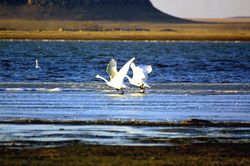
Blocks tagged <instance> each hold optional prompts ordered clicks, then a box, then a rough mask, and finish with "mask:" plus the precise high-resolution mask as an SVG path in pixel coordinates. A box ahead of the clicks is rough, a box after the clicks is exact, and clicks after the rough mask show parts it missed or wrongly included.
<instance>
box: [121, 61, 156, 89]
mask: <svg viewBox="0 0 250 166" xmlns="http://www.w3.org/2000/svg"><path fill="white" fill-rule="evenodd" d="M130 67H131V69H132V71H133V77H132V78H131V77H129V76H128V75H126V78H127V79H128V80H129V83H130V84H132V85H134V86H137V87H139V88H141V89H142V93H144V92H145V88H150V86H149V85H148V84H147V83H146V81H147V79H148V74H149V73H151V72H152V66H151V65H138V66H136V65H135V63H131V65H130Z"/></svg>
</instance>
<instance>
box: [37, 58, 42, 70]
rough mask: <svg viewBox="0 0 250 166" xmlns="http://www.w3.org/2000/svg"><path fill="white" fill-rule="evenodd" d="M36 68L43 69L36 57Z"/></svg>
mask: <svg viewBox="0 0 250 166" xmlns="http://www.w3.org/2000/svg"><path fill="white" fill-rule="evenodd" d="M36 69H41V67H40V66H39V63H38V60H37V59H36Z"/></svg>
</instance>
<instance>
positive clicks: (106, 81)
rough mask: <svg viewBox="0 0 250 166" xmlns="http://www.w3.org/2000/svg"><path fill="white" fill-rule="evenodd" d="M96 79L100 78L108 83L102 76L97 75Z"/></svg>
mask: <svg viewBox="0 0 250 166" xmlns="http://www.w3.org/2000/svg"><path fill="white" fill-rule="evenodd" d="M96 78H100V79H102V80H103V81H105V82H106V83H108V80H106V79H105V78H104V77H102V76H100V75H97V76H96Z"/></svg>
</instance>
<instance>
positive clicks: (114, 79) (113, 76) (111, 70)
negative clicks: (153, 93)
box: [95, 58, 135, 94]
mask: <svg viewBox="0 0 250 166" xmlns="http://www.w3.org/2000/svg"><path fill="white" fill-rule="evenodd" d="M134 60H135V58H132V59H130V60H129V61H128V62H127V63H126V64H125V65H124V66H123V67H122V68H121V69H120V70H119V72H118V71H117V62H116V60H115V59H113V58H112V59H111V60H110V62H109V64H108V66H107V69H106V72H107V73H108V74H109V77H110V81H108V80H106V79H105V78H103V77H101V76H100V75H96V76H95V77H96V78H99V79H102V80H104V81H105V82H106V84H107V85H108V86H110V87H113V88H115V89H117V90H120V91H121V92H122V94H123V93H124V91H123V89H124V88H126V85H125V84H124V83H123V82H124V78H125V77H126V75H127V73H128V70H129V66H130V64H131V63H132V62H133V61H134Z"/></svg>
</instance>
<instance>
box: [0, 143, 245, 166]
mask: <svg viewBox="0 0 250 166" xmlns="http://www.w3.org/2000/svg"><path fill="white" fill-rule="evenodd" d="M0 162H1V165H2V166H5V165H89V166H91V165H120V166H122V165H130V166H133V165H136V166H140V165H250V151H249V144H194V145H183V146H173V147H171V146H169V147H143V146H139V147H138V146H103V145H81V144H76V145H69V146H63V147H51V148H37V149H6V148H3V147H0Z"/></svg>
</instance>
